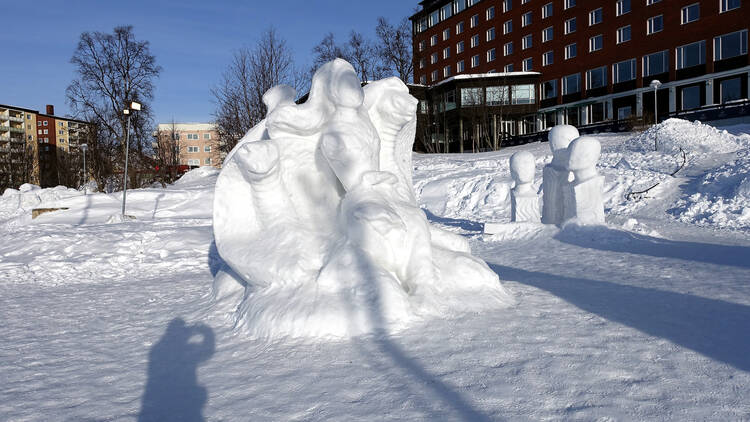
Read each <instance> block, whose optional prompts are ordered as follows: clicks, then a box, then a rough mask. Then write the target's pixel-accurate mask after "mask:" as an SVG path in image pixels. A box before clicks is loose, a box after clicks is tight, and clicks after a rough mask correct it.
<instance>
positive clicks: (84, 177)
mask: <svg viewBox="0 0 750 422" xmlns="http://www.w3.org/2000/svg"><path fill="white" fill-rule="evenodd" d="M78 148H80V149H81V151H83V193H84V195H87V194H88V193H89V192H88V189H89V188H88V186H86V185H87V184H88V180H87V179H88V178H87V177H86V150H87V149H88V148H89V146H88V144H81V145H80V146H79V147H78Z"/></svg>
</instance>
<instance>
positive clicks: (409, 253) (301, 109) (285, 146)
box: [213, 60, 512, 338]
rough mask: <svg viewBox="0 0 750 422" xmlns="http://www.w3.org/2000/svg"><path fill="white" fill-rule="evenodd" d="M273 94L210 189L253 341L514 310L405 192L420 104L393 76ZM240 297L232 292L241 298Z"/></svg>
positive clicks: (228, 295)
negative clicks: (299, 98)
mask: <svg viewBox="0 0 750 422" xmlns="http://www.w3.org/2000/svg"><path fill="white" fill-rule="evenodd" d="M294 96H295V92H294V90H293V89H291V88H290V87H285V86H280V87H276V88H273V89H271V90H269V91H268V92H267V93H266V94H265V95H264V98H263V99H264V102H265V103H266V105H267V106H268V115H267V118H266V119H265V120H264V121H262V122H261V123H260V124H259V125H258V126H256V127H255V128H253V129H251V130H250V131H249V132H248V134H247V135H246V136H245V137H244V138H243V139H242V140H241V141H240V142H239V143H238V145H237V146H236V147H235V149H234V150H233V151H232V152H230V154H229V155H228V156H227V159H226V160H225V162H224V167H223V169H222V171H221V174H220V175H219V178H218V180H217V183H216V189H215V196H214V221H213V224H214V236H215V241H216V246H217V250H218V252H219V254H220V255H221V258H222V259H223V260H224V261H225V262H226V264H227V265H228V268H225V269H224V270H222V271H220V272H219V273H218V275H217V277H216V280H215V287H216V289H215V294H216V296H217V299H219V300H223V302H224V303H226V302H227V300H228V302H229V305H228V306H230V307H233V308H234V307H235V306H237V304H235V303H232V302H233V301H234V300H236V299H237V298H239V297H240V296H241V297H242V299H241V303H239V305H238V306H237V307H236V314H235V319H236V323H237V325H238V326H241V327H244V328H245V330H247V332H249V334H250V335H251V336H253V337H263V338H274V337H281V336H292V337H349V336H356V335H360V334H365V333H374V332H379V331H381V330H398V329H401V328H404V327H405V326H407V325H408V324H409V323H410V322H411V321H413V320H416V319H420V318H423V317H427V316H446V315H450V314H452V313H458V312H466V311H473V310H479V309H483V308H487V307H497V306H500V305H503V304H508V303H511V302H512V299H511V298H510V296H509V295H508V294H507V293H506V292H505V290H504V289H503V287H502V286H501V284H500V283H499V280H498V277H497V275H496V274H495V273H494V272H493V271H491V270H490V269H489V268H488V267H487V265H486V264H485V263H484V262H483V261H481V260H479V259H477V258H475V257H474V256H472V255H471V254H470V250H469V247H468V243H467V241H466V240H465V239H464V238H462V237H460V236H458V235H455V234H453V233H450V232H446V231H443V230H441V229H439V228H437V227H433V226H431V225H430V224H429V222H428V221H427V219H426V216H425V215H424V213H423V212H422V211H421V209H420V208H419V207H418V205H417V202H416V197H415V194H414V190H413V187H412V176H411V171H412V165H411V148H412V144H413V142H414V134H415V130H416V105H417V101H416V99H414V98H413V97H412V96H410V95H409V92H408V88H407V87H406V86H405V85H404V84H403V83H402V82H401V81H400V80H398V79H396V78H389V79H384V80H381V81H377V82H374V83H371V84H369V85H367V86H365V87H364V88H362V87H361V85H360V82H359V80H358V79H357V77H356V72H355V71H354V69H353V68H352V67H351V65H350V64H348V63H347V62H345V61H343V60H334V61H332V62H329V63H327V64H325V65H324V66H322V67H321V68H320V69H319V70H318V71H317V72H316V74H315V76H314V77H313V81H312V86H311V91H310V96H309V99H308V100H307V102H306V103H304V104H301V105H296V104H294V102H293V99H294ZM240 293H241V294H240Z"/></svg>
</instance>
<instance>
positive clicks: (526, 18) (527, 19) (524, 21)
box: [521, 12, 531, 28]
mask: <svg viewBox="0 0 750 422" xmlns="http://www.w3.org/2000/svg"><path fill="white" fill-rule="evenodd" d="M529 25H531V12H526V13H524V14H523V15H521V27H522V28H523V27H524V26H529Z"/></svg>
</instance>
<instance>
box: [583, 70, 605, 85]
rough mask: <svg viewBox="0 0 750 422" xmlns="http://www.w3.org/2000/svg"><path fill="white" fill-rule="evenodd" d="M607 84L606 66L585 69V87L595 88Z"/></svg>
mask: <svg viewBox="0 0 750 422" xmlns="http://www.w3.org/2000/svg"><path fill="white" fill-rule="evenodd" d="M606 85H607V66H602V67H597V68H596V69H591V70H588V71H586V89H596V88H601V87H603V86H606Z"/></svg>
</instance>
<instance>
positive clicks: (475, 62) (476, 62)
mask: <svg viewBox="0 0 750 422" xmlns="http://www.w3.org/2000/svg"><path fill="white" fill-rule="evenodd" d="M477 66H479V54H476V55H474V56H471V67H477Z"/></svg>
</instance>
